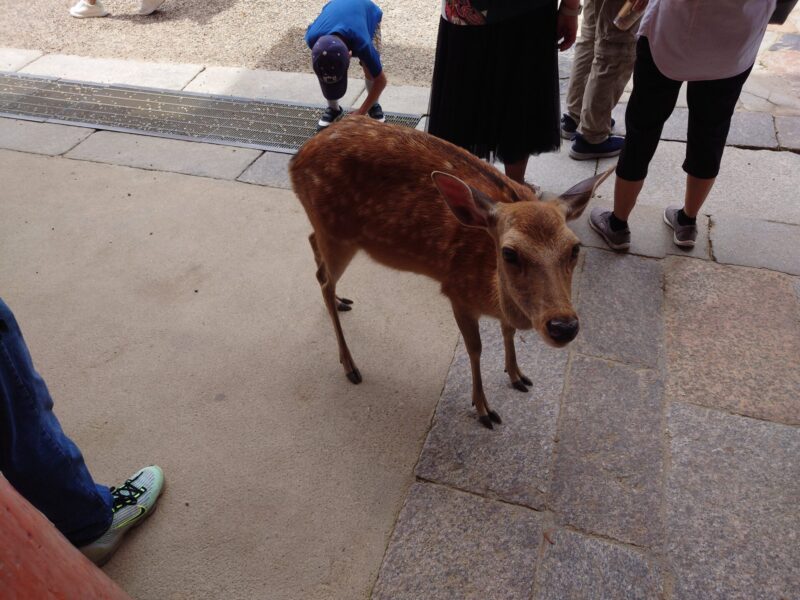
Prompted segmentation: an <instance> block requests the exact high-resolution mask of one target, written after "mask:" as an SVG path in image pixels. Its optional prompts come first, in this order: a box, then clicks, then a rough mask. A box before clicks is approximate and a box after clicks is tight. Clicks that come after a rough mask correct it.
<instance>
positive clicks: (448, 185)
mask: <svg viewBox="0 0 800 600" xmlns="http://www.w3.org/2000/svg"><path fill="white" fill-rule="evenodd" d="M431 178H432V179H433V183H435V184H436V187H437V188H438V189H439V192H440V193H441V194H442V196H443V197H444V200H445V202H447V206H448V207H450V210H451V211H453V214H454V215H455V216H456V218H457V219H458V220H459V221H461V223H463V224H464V225H467V226H468V227H483V228H489V227H491V226H492V225H493V224H494V223H495V222H496V220H497V219H496V214H495V208H494V202H492V200H491V198H489V196H487V195H486V194H484V193H483V192H481V191H479V190H476V189H475V188H473V187H471V186H469V185H467V184H466V183H464V182H463V181H461V180H460V179H459V178H458V177H455V176H454V175H448V174H447V173H442V172H441V171H434V172H433V173H431Z"/></svg>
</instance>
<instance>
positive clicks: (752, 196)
mask: <svg viewBox="0 0 800 600" xmlns="http://www.w3.org/2000/svg"><path fill="white" fill-rule="evenodd" d="M685 154H686V144H682V143H679V142H667V141H662V142H661V143H660V144H659V146H658V150H657V151H656V155H655V158H654V159H653V162H652V163H650V170H649V173H648V175H647V180H646V182H645V185H644V189H643V190H642V193H641V195H640V196H639V201H638V204H637V207H638V206H645V205H649V206H658V207H660V208H663V207H664V206H667V205H675V204H678V205H679V204H681V203H682V202H683V196H684V192H685V188H686V184H685V181H686V174H685V173H684V172H683V169H682V168H681V165H682V164H683V160H684V157H685ZM608 162H609V161H603V160H601V161H600V166H599V168H600V169H602V168H603V167H604V165H605V164H606V163H608ZM605 185H607V183H606V184H605ZM798 189H800V154H795V153H794V152H764V151H763V150H747V149H744V148H734V147H728V148H726V149H725V155H724V156H723V157H722V166H721V169H720V173H719V176H718V177H717V180H716V182H715V184H714V188H713V189H712V190H711V193H710V194H709V196H708V200H706V202H705V204H704V205H703V208H702V210H701V213H702V214H707V215H708V214H710V215H712V216H716V215H718V214H720V213H731V214H735V215H737V216H739V217H746V218H753V219H762V220H765V221H778V222H781V223H793V224H795V225H800V202H797V190H798Z"/></svg>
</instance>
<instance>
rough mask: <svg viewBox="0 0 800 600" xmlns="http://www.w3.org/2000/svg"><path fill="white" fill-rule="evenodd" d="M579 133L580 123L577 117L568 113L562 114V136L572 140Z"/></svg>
mask: <svg viewBox="0 0 800 600" xmlns="http://www.w3.org/2000/svg"><path fill="white" fill-rule="evenodd" d="M576 133H578V124H577V123H576V122H575V119H573V118H572V117H570V116H569V115H568V114H566V113H565V114H563V115H561V137H562V138H564V139H565V140H571V139H573V138H574V137H575V134H576Z"/></svg>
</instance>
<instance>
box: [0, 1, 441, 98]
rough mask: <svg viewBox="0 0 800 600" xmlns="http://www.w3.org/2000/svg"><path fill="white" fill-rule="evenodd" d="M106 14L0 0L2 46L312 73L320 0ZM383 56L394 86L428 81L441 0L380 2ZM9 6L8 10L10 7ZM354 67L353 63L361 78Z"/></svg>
mask: <svg viewBox="0 0 800 600" xmlns="http://www.w3.org/2000/svg"><path fill="white" fill-rule="evenodd" d="M104 3H105V6H106V8H107V9H108V10H109V11H111V13H112V14H111V16H109V17H105V18H102V19H75V18H73V17H71V16H70V15H69V12H68V9H69V6H70V4H71V3H70V2H67V1H65V0H33V1H31V2H13V1H12V0H1V1H0V5H2V6H3V8H4V9H5V10H2V11H1V12H0V32H2V35H1V36H0V46H7V47H11V48H29V49H32V50H42V51H44V52H47V53H62V54H77V55H80V56H93V57H102V58H126V59H138V60H148V61H156V62H179V63H200V64H204V65H223V66H231V67H246V68H259V69H269V70H274V71H306V72H310V71H311V64H310V55H309V52H308V49H307V48H306V46H305V42H304V41H303V34H304V33H305V30H306V27H307V26H308V24H309V23H310V22H311V21H312V20H313V19H314V17H316V15H317V14H318V12H319V11H320V9H321V8H322V6H323V5H324V4H325V2H324V1H323V0H315V1H310V0H167V2H166V3H165V4H164V6H163V10H161V11H159V12H157V13H154V14H153V15H150V16H147V17H142V16H138V15H135V14H134V12H135V11H136V9H137V7H138V2H136V1H135V0H104ZM379 4H380V6H381V8H382V9H383V13H384V16H383V25H382V28H381V29H382V32H383V59H384V66H385V70H386V74H387V77H388V78H389V80H390V81H391V83H394V84H410V85H430V80H431V74H432V71H433V55H434V54H433V53H434V48H435V46H436V28H437V25H438V15H439V10H440V2H439V0H380V2H379ZM12 6H13V10H12V9H11V8H12ZM358 71H359V69H351V75H353V76H358Z"/></svg>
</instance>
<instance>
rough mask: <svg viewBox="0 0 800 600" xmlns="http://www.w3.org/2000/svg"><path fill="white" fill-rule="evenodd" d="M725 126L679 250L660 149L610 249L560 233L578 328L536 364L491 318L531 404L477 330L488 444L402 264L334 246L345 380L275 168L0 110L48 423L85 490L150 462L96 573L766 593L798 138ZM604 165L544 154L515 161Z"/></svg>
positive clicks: (135, 583)
mask: <svg viewBox="0 0 800 600" xmlns="http://www.w3.org/2000/svg"><path fill="white" fill-rule="evenodd" d="M226 85H227V84H226ZM420 96H424V90H423V91H421V92H420V91H419V90H414V91H413V93H409V92H407V91H403V90H400V91H398V92H397V98H398V99H400V98H405V99H411V100H413V101H414V102H420ZM387 110H388V107H387ZM395 110H399V109H395ZM421 112H422V111H421ZM773 116H774V115H772V113H769V118H770V119H772V117H773ZM760 118H761V117H756V120H757V119H760ZM778 118H779V117H776V118H775V120H774V121H771V122H775V123H777V119H778ZM741 122H742V123H743V124H744V126H743V128H742V129H741V134H742V135H746V134H747V131H748V129H747V128H748V127H749V126H750V125H751V123H750V118H749V117H745V118H744V119H742V121H741ZM755 133H756V135H757V136H758V137H757V138H754V139H749V138H746V137H745V138H744V142H745V143H742V144H740V145H741V146H742V147H740V148H734V147H731V148H728V149H727V150H726V155H725V159H724V160H723V172H722V173H721V175H720V178H719V180H718V183H717V186H716V187H715V189H714V192H713V194H712V196H711V197H710V198H709V201H708V203H707V205H706V206H705V207H704V220H703V221H702V222H701V243H699V244H698V246H697V247H696V248H695V249H694V250H693V251H692V252H689V253H685V252H684V251H682V250H679V249H677V248H675V247H674V245H672V243H671V241H670V237H669V232H668V230H667V229H666V227H665V226H664V225H663V223H662V222H661V210H662V209H663V206H664V205H666V204H668V203H676V202H679V201H680V197H681V195H682V184H681V179H682V172H681V171H680V163H681V160H682V155H683V152H684V150H685V146H684V144H683V143H682V142H681V141H680V140H679V139H678V140H677V141H664V142H662V143H661V145H660V147H659V151H658V153H657V156H656V159H655V161H654V162H653V165H652V167H651V176H650V177H649V178H648V182H647V185H646V187H645V190H644V193H643V195H642V198H641V202H640V206H639V207H637V210H636V211H635V212H634V215H633V217H632V219H631V225H632V229H633V247H632V250H631V253H630V254H629V255H618V254H615V253H611V252H608V251H606V250H605V248H604V245H603V243H602V241H601V240H599V239H598V238H597V237H596V236H595V234H594V233H593V232H591V231H590V230H589V229H588V228H587V227H586V225H585V218H584V219H581V220H579V221H577V222H576V223H575V224H574V225H573V226H574V228H575V230H576V231H578V232H579V234H580V236H581V238H582V241H583V243H584V246H586V248H585V251H584V253H583V258H582V259H581V266H580V269H579V270H578V273H577V274H576V278H575V284H574V293H575V298H576V304H577V307H578V310H579V313H580V316H581V321H582V330H581V334H580V336H579V338H578V340H576V342H575V343H574V344H572V345H571V346H570V347H569V348H568V349H567V350H563V351H555V350H552V349H550V348H547V347H545V346H544V345H543V344H542V343H541V342H540V341H539V340H538V339H537V338H536V336H535V335H533V334H531V333H522V334H521V335H520V336H519V338H520V339H519V342H518V350H519V354H520V363H521V366H522V368H523V370H524V371H525V372H526V373H527V374H528V376H530V377H531V378H532V379H533V380H534V382H535V385H534V387H533V389H532V391H531V393H529V394H521V393H519V392H517V391H516V390H514V389H512V388H510V386H509V385H508V382H507V377H506V376H505V375H504V373H503V372H502V343H501V338H500V336H499V330H498V327H497V325H496V323H492V322H486V323H484V324H483V328H484V359H483V364H484V376H485V383H486V388H487V393H488V394H489V395H490V397H491V401H492V404H493V406H494V407H496V408H497V409H498V411H499V412H500V414H501V415H502V416H503V417H504V424H503V425H502V426H500V427H498V428H497V429H496V430H495V431H493V432H489V431H486V430H484V429H482V428H480V427H478V425H477V424H476V422H475V419H474V415H473V414H472V411H471V408H470V406H469V401H468V399H467V398H468V389H469V378H468V366H467V361H466V355H465V353H464V351H463V348H462V346H461V345H460V343H457V334H456V328H455V325H454V324H453V323H452V316H451V315H450V313H449V309H448V306H447V302H446V301H445V300H444V299H443V298H441V297H440V295H439V294H438V291H437V287H436V285H435V284H433V283H432V282H430V281H427V280H425V279H423V278H420V277H415V276H411V275H404V274H398V273H395V272H390V271H387V270H385V269H382V268H379V267H377V266H375V265H374V264H372V263H370V262H369V261H367V260H363V259H362V260H357V261H356V262H355V263H354V265H353V266H352V267H351V269H350V270H349V271H348V274H347V275H346V276H345V278H344V279H343V281H342V284H341V287H342V291H343V292H345V293H346V294H347V295H348V296H350V297H353V298H354V299H355V300H356V303H357V304H356V308H355V310H354V311H353V312H352V313H348V314H347V315H345V316H344V327H345V331H346V334H347V336H348V341H349V343H350V346H351V349H352V350H353V353H354V356H355V358H356V360H357V361H358V363H359V367H360V368H361V370H362V373H364V376H365V382H364V384H362V385H361V386H358V387H355V386H351V385H350V384H349V383H348V382H347V381H346V380H345V379H344V377H343V376H342V373H341V369H340V367H339V365H338V364H337V360H336V346H335V341H334V338H333V335H332V333H331V330H330V324H329V322H328V317H327V314H326V313H325V310H324V307H323V305H322V302H321V299H320V297H319V292H318V291H317V290H318V286H317V284H316V282H315V280H314V277H313V271H314V267H313V260H312V258H311V254H310V251H309V249H308V248H307V242H306V239H305V238H306V235H307V233H308V224H307V221H306V219H305V215H304V214H303V212H302V209H301V208H300V206H299V204H298V203H297V202H296V200H295V199H294V198H293V196H292V194H291V192H288V191H285V190H283V189H280V188H282V187H286V186H287V185H288V182H287V180H286V173H285V167H286V156H285V155H278V154H274V153H269V152H265V153H261V152H260V151H251V150H247V151H243V150H242V149H233V148H224V147H220V146H211V145H206V144H198V143H192V142H183V141H175V140H157V139H154V138H145V137H141V136H135V135H130V134H117V133H109V132H94V131H92V130H87V129H81V128H75V127H65V126H62V125H55V124H51V123H31V122H20V121H15V120H9V119H0V147H2V148H6V150H0V176H2V179H3V181H4V186H3V192H2V196H0V206H2V212H3V218H2V220H0V282H2V287H3V290H2V293H3V297H4V298H5V299H6V300H7V301H8V302H9V304H10V305H11V306H12V308H14V310H15V311H16V312H17V315H18V318H19V320H20V323H21V324H22V327H23V330H24V331H25V333H26V336H27V339H28V342H29V345H30V346H31V350H32V352H33V355H34V358H35V360H36V361H37V365H38V366H39V368H40V370H41V371H42V372H43V374H44V375H45V377H46V379H47V381H48V383H49V385H50V387H51V391H52V392H53V394H54V396H55V398H56V409H57V413H58V414H59V416H60V418H61V419H62V423H63V424H64V426H65V429H66V430H67V431H68V432H70V434H71V435H72V436H73V437H74V438H75V440H76V441H77V442H78V443H79V445H80V446H81V448H82V449H83V450H84V452H85V454H86V456H87V461H88V463H89V465H90V467H91V468H92V471H93V473H94V475H95V476H96V477H97V478H98V479H99V480H101V481H106V482H108V483H114V482H116V481H118V480H119V479H120V478H121V477H124V476H125V475H127V474H128V472H133V471H134V470H135V469H136V468H137V467H139V466H140V465H141V464H145V463H147V462H149V461H156V462H159V463H160V464H161V465H162V466H163V467H164V468H165V472H166V474H167V481H168V490H167V492H166V495H165V496H164V498H163V499H162V503H161V506H162V508H161V509H160V511H159V512H158V513H157V514H156V515H155V516H154V517H153V519H152V520H151V521H150V522H149V523H148V524H147V525H145V526H144V527H143V528H141V530H138V531H136V532H135V533H134V534H132V536H131V539H130V540H129V541H128V542H127V543H126V545H125V546H124V547H123V548H122V549H121V550H120V553H119V554H118V556H117V557H116V558H115V559H114V560H113V561H112V562H111V563H110V564H109V565H108V566H107V567H106V570H107V572H108V573H109V574H110V575H111V576H112V577H113V578H114V579H115V580H116V581H117V582H119V583H120V585H121V586H122V587H123V588H124V589H125V590H126V591H128V592H129V593H130V594H131V595H132V596H134V597H137V598H218V597H231V598H265V597H266V598H320V599H321V598H348V599H349V598H367V597H370V596H372V597H375V598H392V599H395V598H421V597H425V598H459V599H461V598H482V599H483V598H514V599H516V598H535V599H537V600H538V599H544V598H589V597H593V598H594V597H602V598H666V599H671V598H687V599H688V598H691V599H694V598H698V599H699V598H703V599H705V598H726V599H727V598H747V599H750V598H790V597H793V594H794V592H795V591H796V590H797V589H800V580H798V575H797V574H798V573H800V562H798V561H799V560H800V558H798V553H797V552H796V547H797V539H798V536H800V512H798V510H800V509H798V502H797V499H798V498H799V497H800V488H798V483H797V482H798V481H800V466H799V465H798V462H797V458H796V457H797V456H798V454H799V453H800V393H798V390H800V380H799V379H798V373H800V368H798V367H800V365H798V357H799V356H800V278H798V275H800V267H798V264H800V259H798V257H800V238H798V231H800V213H798V211H797V202H796V198H797V196H796V190H797V189H798V185H800V179H799V178H798V177H800V175H798V174H800V168H799V167H800V157H799V156H798V155H797V154H796V153H794V152H791V151H787V150H786V148H788V146H786V145H784V144H781V146H780V148H779V149H770V150H767V149H754V148H759V147H763V148H772V147H773V141H772V138H770V139H769V140H768V142H767V141H759V140H763V138H762V137H761V136H763V134H764V127H757V128H756V129H755ZM780 137H781V135H780V131H778V134H777V136H776V139H778V138H780ZM754 140H755V141H754ZM759 144H760V145H759ZM101 163H103V164H101ZM609 164H610V162H609V161H587V162H583V163H577V162H574V161H571V160H569V159H568V158H567V157H566V155H565V153H564V152H562V153H561V154H554V155H547V156H542V157H538V158H536V159H534V160H532V161H531V164H530V166H529V170H528V178H529V179H530V180H531V181H533V182H535V183H537V184H539V185H541V186H543V187H544V188H545V189H549V190H552V191H555V192H558V191H563V190H565V189H567V188H568V187H569V186H571V185H572V184H573V183H575V182H576V181H578V180H580V179H582V178H584V177H587V176H590V175H592V174H594V173H595V172H597V171H598V169H602V168H605V167H607V166H608V165H609ZM611 189H612V182H609V183H606V184H604V186H603V187H602V188H601V189H600V192H599V194H598V197H597V198H596V199H595V200H594V201H593V202H594V203H595V204H608V203H609V198H610V190H611ZM454 353H455V357H454ZM451 360H452V365H451ZM443 386H444V388H443ZM440 395H441V398H440ZM431 419H432V420H431Z"/></svg>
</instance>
